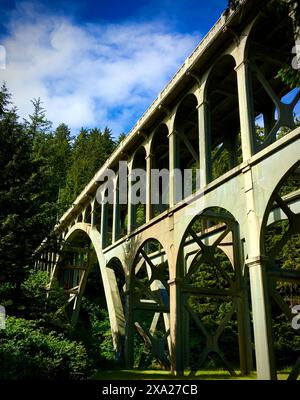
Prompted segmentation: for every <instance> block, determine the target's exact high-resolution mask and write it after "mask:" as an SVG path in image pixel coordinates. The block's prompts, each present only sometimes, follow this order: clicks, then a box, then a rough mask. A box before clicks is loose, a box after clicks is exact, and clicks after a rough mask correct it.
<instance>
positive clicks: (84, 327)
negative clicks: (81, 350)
mask: <svg viewBox="0 0 300 400" xmlns="http://www.w3.org/2000/svg"><path fill="white" fill-rule="evenodd" d="M72 338H74V339H76V340H80V341H81V342H83V343H84V345H85V347H86V349H87V353H88V356H89V360H90V363H91V365H92V366H93V367H94V368H103V366H110V367H112V366H113V365H114V363H115V361H116V353H115V351H114V348H113V342H112V336H111V329H110V321H109V317H108V312H107V310H105V309H103V308H102V306H101V305H100V304H98V301H97V300H96V299H92V300H90V299H88V298H87V297H84V298H83V299H82V305H81V316H80V320H79V322H78V324H77V326H76V329H75V331H74V332H73V333H72Z"/></svg>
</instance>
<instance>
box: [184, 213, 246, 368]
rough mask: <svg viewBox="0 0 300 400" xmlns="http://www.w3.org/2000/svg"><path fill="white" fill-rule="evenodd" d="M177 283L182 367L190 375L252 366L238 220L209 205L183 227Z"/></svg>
mask: <svg viewBox="0 0 300 400" xmlns="http://www.w3.org/2000/svg"><path fill="white" fill-rule="evenodd" d="M177 271H178V276H179V277H180V278H181V279H182V284H181V294H180V296H181V310H180V313H181V324H182V326H181V331H182V332H183V337H182V339H181V340H182V343H183V346H182V356H183V360H184V361H183V362H184V365H183V368H184V369H190V371H191V375H195V374H196V373H197V371H199V370H200V369H202V368H204V369H210V368H211V369H215V368H219V367H220V366H221V367H223V368H225V369H226V370H227V371H228V372H229V374H231V375H235V369H238V368H239V366H240V368H241V371H242V373H243V374H248V373H249V372H250V367H251V358H252V356H251V350H250V345H251V338H250V322H249V318H250V314H249V309H248V293H247V289H246V288H245V276H244V273H243V270H242V264H241V258H240V254H239V232H238V225H237V223H236V221H235V219H234V218H233V216H232V215H231V214H230V213H229V212H227V211H226V210H224V209H222V208H219V207H214V208H210V209H207V210H205V211H204V212H203V213H201V214H200V215H198V216H196V217H195V218H194V219H193V220H192V221H191V223H190V225H189V226H188V228H187V230H186V232H185V234H184V237H183V240H182V242H181V246H180V253H179V258H178V263H177Z"/></svg>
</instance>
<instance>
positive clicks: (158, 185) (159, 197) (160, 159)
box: [150, 124, 169, 217]
mask: <svg viewBox="0 0 300 400" xmlns="http://www.w3.org/2000/svg"><path fill="white" fill-rule="evenodd" d="M168 134H169V131H168V128H167V126H166V125H165V124H161V125H160V126H159V127H158V128H157V129H156V131H155V133H154V136H153V138H152V144H151V151H150V154H151V157H152V159H151V168H152V171H153V170H156V172H157V173H155V176H154V174H152V176H151V179H152V180H151V203H152V214H153V216H154V217H156V216H157V215H159V214H160V213H162V212H163V211H165V210H167V209H168V207H169V138H168Z"/></svg>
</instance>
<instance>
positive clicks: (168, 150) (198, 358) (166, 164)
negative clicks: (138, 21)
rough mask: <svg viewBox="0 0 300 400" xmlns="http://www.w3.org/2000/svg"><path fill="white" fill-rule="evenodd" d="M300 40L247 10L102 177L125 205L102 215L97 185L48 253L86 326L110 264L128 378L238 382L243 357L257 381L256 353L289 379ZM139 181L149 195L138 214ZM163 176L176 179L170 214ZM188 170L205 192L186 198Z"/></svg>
mask: <svg viewBox="0 0 300 400" xmlns="http://www.w3.org/2000/svg"><path fill="white" fill-rule="evenodd" d="M250 3H251V4H252V5H250ZM262 3H263V6H262ZM258 8H259V9H262V12H261V13H259V12H258ZM245 10H247V13H245V12H244V11H245ZM251 10H252V11H251ZM298 32H299V30H297V26H296V24H295V21H294V20H293V14H291V13H290V12H288V11H285V10H283V11H282V14H280V15H278V14H276V12H275V11H274V9H273V7H272V5H271V2H269V1H263V2H258V1H252V2H250V1H242V2H241V5H240V7H238V8H237V10H235V11H232V12H231V13H230V14H229V16H223V17H222V18H221V19H220V20H219V21H218V22H217V24H216V25H215V27H214V28H213V29H212V31H211V32H210V33H209V34H208V36H207V37H206V38H205V39H204V41H203V44H200V45H199V46H198V48H197V49H196V50H195V52H194V53H193V54H192V55H191V57H190V58H189V59H188V60H187V61H186V63H185V64H184V66H183V67H182V68H181V70H180V71H179V72H178V74H177V75H176V76H175V77H174V79H173V80H172V81H171V82H170V84H169V85H168V86H167V88H166V89H164V91H163V92H162V93H161V94H160V97H159V100H157V101H159V102H160V103H155V104H156V105H155V107H154V106H153V108H151V109H150V111H149V112H147V113H146V114H145V116H143V118H142V119H141V120H140V121H139V123H138V126H137V127H135V128H134V129H133V131H132V133H131V134H130V135H129V136H128V138H126V139H125V141H124V142H123V143H122V144H121V145H120V148H119V149H117V151H116V152H115V153H114V154H113V155H112V157H111V158H110V159H109V160H108V162H107V164H106V165H105V166H104V167H103V169H102V170H101V171H100V173H99V174H100V175H101V173H103V171H105V169H106V168H110V169H112V170H114V171H115V172H116V178H115V180H114V201H113V204H105V203H102V204H99V203H98V202H97V199H96V191H97V188H98V186H99V182H98V181H97V179H96V178H95V179H94V180H92V181H91V183H90V184H89V185H88V186H87V187H86V189H85V190H84V192H83V193H82V194H81V195H80V196H79V198H78V199H77V200H76V201H75V203H74V205H73V207H72V208H71V209H70V210H68V212H67V213H66V214H65V215H64V216H63V218H62V219H61V220H60V223H59V224H58V226H57V227H56V228H55V234H56V235H57V237H58V238H59V251H57V252H53V251H52V252H51V251H50V250H51V249H50V250H49V249H47V245H46V244H44V245H43V246H42V247H41V257H40V258H39V259H38V261H37V267H38V268H42V269H47V271H49V273H51V275H52V276H53V277H54V276H56V277H58V278H59V279H60V280H61V282H62V284H63V285H64V286H65V287H66V290H68V292H69V296H70V305H71V308H72V315H71V323H72V324H73V325H74V326H75V325H76V321H77V318H78V312H79V308H80V302H81V298H82V296H83V295H84V290H85V285H86V280H87V276H88V274H89V271H90V267H91V265H92V263H93V262H95V261H96V262H98V264H99V268H100V272H101V279H102V282H103V286H104V290H105V298H106V305H107V308H108V311H109V318H110V323H111V330H112V336H113V341H114V346H115V349H116V351H118V352H119V353H120V354H122V359H123V360H124V362H125V363H126V364H127V366H140V367H143V368H145V367H147V366H149V365H151V364H152V363H153V362H155V363H158V364H159V365H160V366H161V367H162V368H171V369H172V371H173V372H175V373H176V374H178V375H180V374H182V373H183V371H184V370H186V369H188V370H190V373H191V374H195V373H196V372H197V371H198V370H199V369H201V368H203V367H204V366H207V365H209V364H207V363H208V360H210V359H214V360H216V361H215V362H216V363H218V365H220V366H223V367H224V368H226V369H227V370H228V371H229V373H230V374H232V375H234V374H235V368H236V365H235V363H236V359H232V354H231V353H230V352H229V351H228V347H230V348H231V349H234V351H235V354H237V355H238V358H239V365H240V370H241V371H242V373H243V374H245V375H246V374H248V373H249V372H250V371H251V370H253V368H254V363H253V361H254V357H253V354H252V348H253V345H254V349H255V368H256V370H257V373H258V378H259V379H276V371H277V367H276V365H278V362H279V358H278V354H277V353H276V351H275V350H276V349H275V348H274V342H275V338H276V335H277V334H278V331H277V330H276V329H277V326H278V321H279V320H283V319H284V318H285V320H286V321H287V322H286V330H285V332H284V334H285V335H289V336H290V337H292V336H295V335H296V334H297V331H296V330H295V329H293V328H292V318H293V314H292V307H293V306H294V305H297V304H300V262H299V253H297V254H293V253H291V251H289V249H293V251H299V248H298V247H297V246H299V243H300V157H299V155H300V140H299V139H300V127H299V115H300V104H299V100H300V94H299V89H297V88H295V87H293V88H291V87H289V86H288V85H286V84H284V83H283V82H282V80H281V79H279V78H278V76H277V75H278V71H279V70H280V68H281V67H282V65H283V64H285V62H286V60H288V59H291V49H292V48H293V46H295V42H296V43H299V33H298ZM119 161H126V163H127V164H126V165H127V172H126V176H127V183H128V193H127V196H126V197H127V198H128V205H124V204H122V202H121V201H120V193H121V183H120V177H119V176H118V173H117V172H118V163H119ZM136 168H139V169H141V170H144V171H145V176H146V188H147V192H146V201H144V202H143V201H141V202H140V204H137V205H133V204H132V203H131V201H130V200H131V199H132V196H133V186H134V185H133V183H134V181H133V178H132V176H133V173H132V171H133V170H134V169H136ZM153 168H157V169H159V170H162V169H168V171H169V188H168V191H167V192H166V191H164V188H163V187H162V186H163V185H160V186H159V187H158V189H157V190H158V192H157V194H158V199H159V201H158V204H152V203H151V198H152V197H151V196H152V192H153V190H154V182H153V178H152V176H151V170H152V169H153ZM188 168H190V169H191V170H193V169H195V168H198V169H200V171H201V174H200V175H201V179H200V182H198V181H196V180H193V181H192V188H191V192H190V194H189V195H188V196H186V193H185V192H184V191H183V190H178V187H176V186H177V185H178V180H175V179H174V177H173V173H172V172H173V171H174V170H175V169H177V170H180V171H182V172H183V171H184V170H185V169H188ZM181 183H184V179H183V181H182V182H181ZM295 249H296V250H295ZM120 277H121V278H120ZM229 328H230V332H231V335H230V336H228V329H229ZM232 332H233V333H232ZM299 351H300V349H295V351H294V353H293V355H292V356H291V357H292V358H294V366H293V367H292V368H291V370H290V375H289V378H290V379H295V378H296V377H297V376H298V375H299V373H300V353H299Z"/></svg>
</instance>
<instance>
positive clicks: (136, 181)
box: [130, 147, 147, 230]
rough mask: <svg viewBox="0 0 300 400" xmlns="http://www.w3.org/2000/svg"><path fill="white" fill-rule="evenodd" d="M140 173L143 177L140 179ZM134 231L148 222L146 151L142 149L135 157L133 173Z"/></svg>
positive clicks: (132, 208) (132, 207) (132, 205)
mask: <svg viewBox="0 0 300 400" xmlns="http://www.w3.org/2000/svg"><path fill="white" fill-rule="evenodd" d="M140 173H142V174H143V177H142V178H141V177H140ZM130 180H131V205H130V206H131V210H132V216H131V219H132V230H134V229H136V228H138V227H139V226H141V225H143V224H145V222H146V190H147V184H146V150H145V148H144V147H140V148H139V149H138V150H137V152H136V153H135V155H134V158H133V163H132V171H131V176H130Z"/></svg>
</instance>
